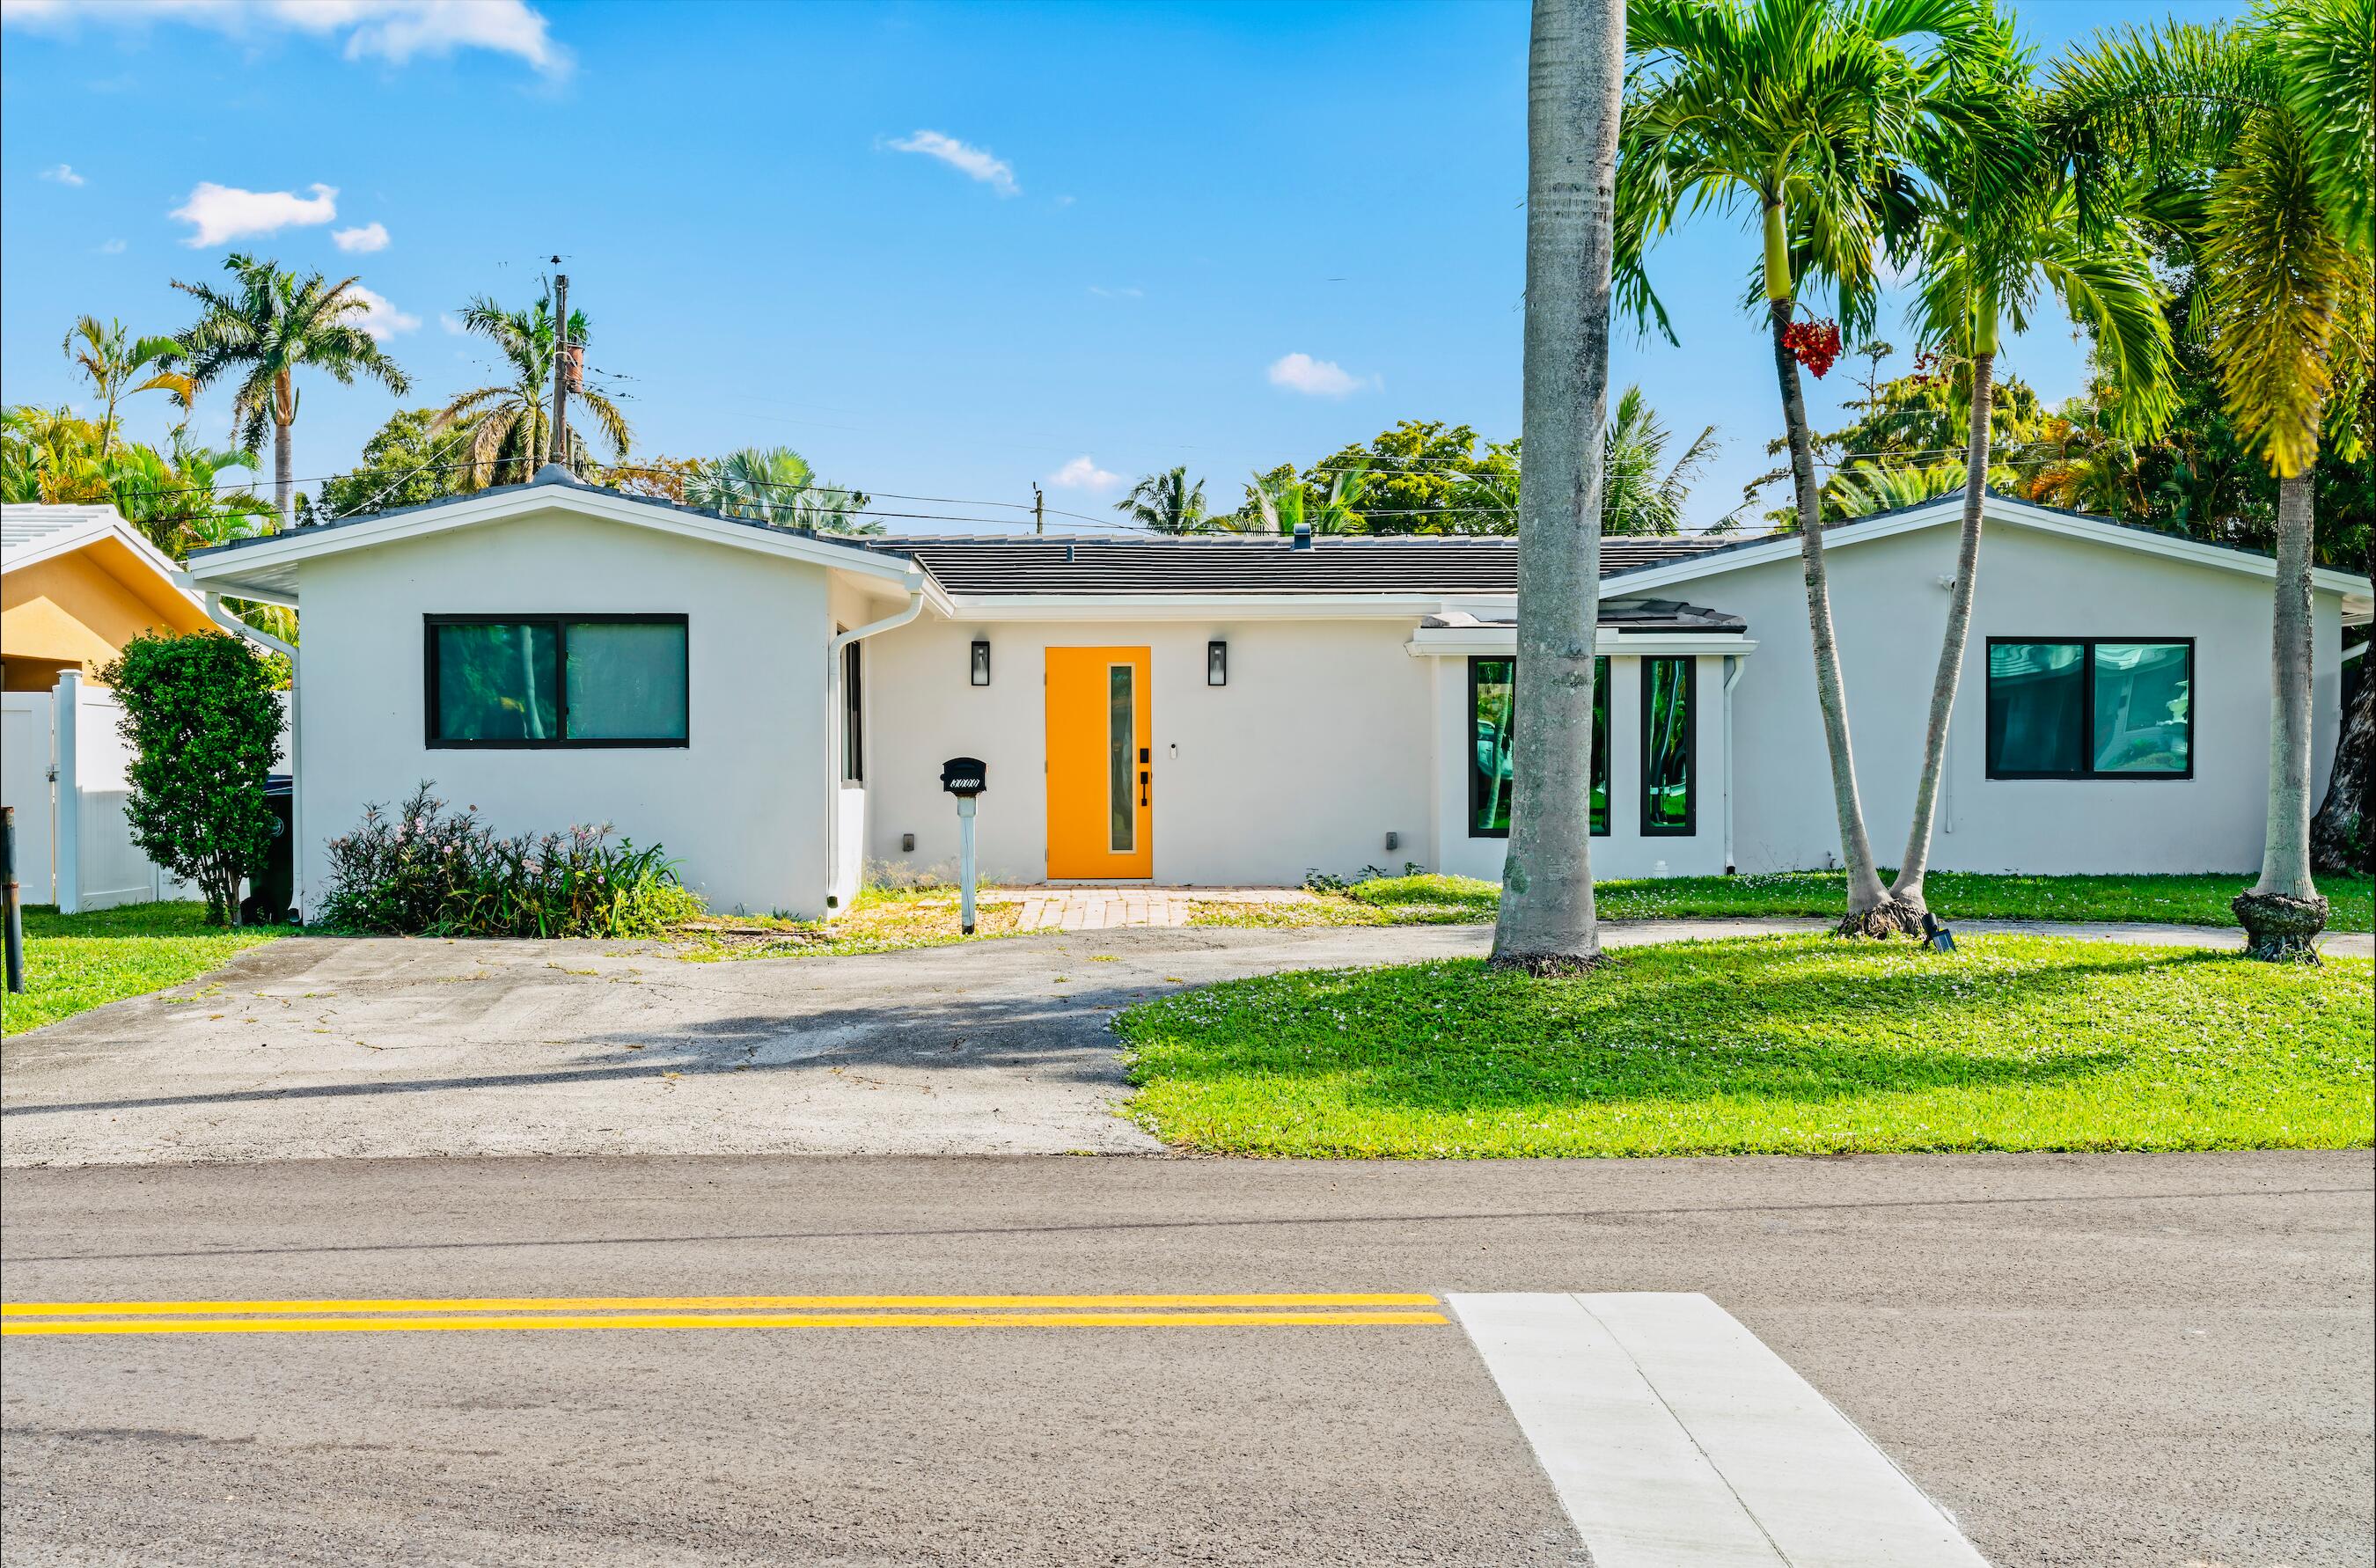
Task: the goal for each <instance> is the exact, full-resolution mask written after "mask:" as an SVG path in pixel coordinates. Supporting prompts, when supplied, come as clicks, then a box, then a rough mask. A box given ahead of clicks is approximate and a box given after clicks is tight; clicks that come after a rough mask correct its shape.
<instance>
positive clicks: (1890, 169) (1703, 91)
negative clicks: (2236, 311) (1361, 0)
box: [1520, 0, 1987, 935]
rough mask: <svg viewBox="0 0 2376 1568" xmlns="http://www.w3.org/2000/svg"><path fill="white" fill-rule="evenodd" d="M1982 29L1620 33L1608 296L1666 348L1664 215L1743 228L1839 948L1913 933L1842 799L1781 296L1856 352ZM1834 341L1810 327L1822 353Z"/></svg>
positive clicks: (1820, 13)
mask: <svg viewBox="0 0 2376 1568" xmlns="http://www.w3.org/2000/svg"><path fill="white" fill-rule="evenodd" d="M1986 20H1987V12H1986V8H1985V0H1895V3H1892V4H1878V3H1870V0H1642V3H1641V4H1639V5H1638V6H1635V7H1634V9H1633V12H1632V14H1631V17H1630V18H1629V20H1628V28H1629V33H1628V37H1627V50H1628V54H1629V57H1630V63H1631V65H1632V66H1633V70H1634V78H1633V79H1634V86H1633V88H1632V89H1631V90H1630V91H1629V93H1628V96H1627V101H1626V108H1625V136H1624V146H1623V148H1622V151H1621V153H1620V156H1619V160H1618V172H1617V214H1618V219H1617V221H1618V240H1617V266H1618V278H1619V285H1618V286H1619V293H1620V297H1621V298H1622V299H1623V300H1624V302H1625V303H1626V304H1627V305H1628V307H1629V308H1630V309H1631V310H1632V311H1633V312H1634V315H1635V316H1636V318H1637V319H1640V320H1642V321H1644V322H1652V321H1655V322H1656V323H1657V325H1658V326H1659V327H1660V328H1661V329H1662V330H1665V331H1666V332H1667V335H1668V337H1669V339H1672V337H1673V332H1672V329H1671V327H1669V325H1668V322H1667V316H1666V311H1665V309H1664V307H1663V306H1661V305H1660V304H1659V303H1658V300H1657V294H1656V293H1655V292H1654V291H1652V289H1651V288H1650V286H1649V282H1648V279H1647V277H1646V275H1645V273H1644V271H1643V265H1644V261H1645V252H1646V251H1647V249H1648V247H1649V246H1650V244H1652V243H1653V242H1654V241H1655V240H1656V239H1657V237H1658V236H1659V235H1661V234H1663V233H1664V232H1666V231H1668V230H1669V229H1670V228H1672V227H1673V226H1674V224H1675V221H1676V220H1677V218H1678V216H1679V215H1681V214H1682V213H1685V212H1690V213H1694V214H1696V213H1697V212H1699V211H1701V210H1703V209H1706V208H1716V209H1718V210H1724V211H1735V212H1741V213H1743V214H1744V215H1751V216H1753V217H1754V218H1755V220H1756V223H1757V227H1758V232H1759V235H1760V265H1759V267H1758V274H1757V285H1756V287H1757V297H1759V298H1761V299H1762V300H1763V301H1764V304H1765V315H1766V319H1767V326H1768V329H1769V331H1770V332H1771V335H1772V337H1773V340H1774V369H1775V375H1776V380H1777V381H1778V383H1779V384H1780V387H1781V394H1782V418H1783V423H1784V427H1785V429H1786V430H1787V432H1788V445H1789V450H1790V474H1791V478H1792V480H1793V481H1794V486H1793V488H1794V492H1795V497H1796V501H1797V506H1798V531H1799V539H1800V560H1801V562H1802V564H1803V569H1804V575H1805V578H1806V585H1807V621H1808V628H1809V631H1810V634H1811V635H1812V640H1813V645H1814V667H1815V695H1816V700H1817V703H1818V704H1819V706H1820V707H1821V708H1822V712H1823V722H1824V748H1825V751H1826V752H1827V754H1829V757H1830V762H1831V774H1832V799H1833V808H1834V811H1835V814H1836V816H1837V818H1838V822H1839V833H1840V849H1841V859H1842V860H1843V861H1845V862H1846V864H1847V917H1846V919H1844V920H1843V921H1842V922H1841V926H1840V929H1841V931H1842V932H1843V933H1863V934H1870V935H1887V934H1889V933H1891V932H1896V931H1910V930H1912V929H1914V928H1915V925H1916V923H1917V917H1916V916H1915V915H1914V913H1913V911H1911V910H1909V909H1907V908H1906V907H1904V906H1901V905H1898V904H1896V903H1895V902H1894V901H1893V900H1891V898H1890V897H1889V895H1888V891H1887V889H1885V888H1884V887H1883V885H1882V883H1881V874H1880V872H1879V870H1878V869H1877V868H1876V866H1875V864H1874V861H1873V854H1872V845H1871V839H1870V838H1869V837H1867V835H1866V832H1865V823H1864V806H1863V802H1862V801H1861V800H1860V799H1859V796H1858V793H1857V780H1856V759H1855V754H1854V749H1853V747H1852V746H1851V745H1850V743H1849V736H1848V714H1847V693H1846V690H1845V688H1844V686H1843V683H1842V681H1841V677H1840V659H1839V648H1838V646H1837V642H1836V639H1835V635H1834V631H1833V624H1832V607H1831V592H1830V588H1829V585H1828V582H1827V580H1826V576H1825V572H1824V531H1823V528H1822V526H1821V516H1822V510H1821V499H1820V493H1819V491H1818V489H1817V485H1816V481H1815V463H1814V449H1813V445H1812V437H1811V435H1810V434H1809V431H1808V426H1807V410H1806V403H1805V400H1804V398H1803V396H1802V394H1801V391H1800V381H1799V368H1800V357H1799V356H1800V353H1802V352H1803V353H1805V354H1806V355H1807V357H1808V360H1809V362H1811V363H1812V364H1813V365H1814V366H1815V367H1816V368H1818V369H1828V368H1829V363H1828V360H1827V358H1826V357H1825V356H1824V351H1823V350H1824V347H1826V346H1827V345H1825V344H1824V343H1823V342H1822V341H1821V340H1820V339H1821V338H1822V336H1823V334H1822V332H1821V331H1820V330H1818V331H1817V332H1815V333H1813V334H1812V335H1811V334H1810V332H1809V331H1808V329H1807V328H1805V327H1800V325H1799V323H1798V309H1799V291H1800V287H1801V285H1802V284H1806V283H1813V282H1819V281H1824V282H1829V283H1830V284H1832V285H1833V286H1834V287H1835V290H1836V291H1837V294H1838V298H1839V315H1840V317H1841V325H1842V326H1843V327H1847V329H1848V330H1849V331H1850V332H1851V333H1852V334H1853V335H1855V336H1859V337H1861V336H1862V335H1863V331H1862V329H1863V327H1865V325H1866V318H1868V317H1870V315H1871V311H1872V300H1873V295H1874V290H1875V285H1874V268H1873V252H1874V249H1875V247H1876V245H1877V244H1882V243H1883V242H1884V241H1887V242H1890V243H1891V244H1892V245H1893V248H1902V245H1903V243H1904V238H1905V235H1906V234H1907V232H1909V231H1910V229H1911V226H1912V222H1913V219H1914V208H1913V179H1912V167H1911V160H1912V154H1913V151H1914V146H1915V140H1916V132H1917V130H1918V129H1919V128H1920V127H1921V126H1922V125H1924V124H1925V123H1927V122H1931V121H1934V120H1946V119H1949V118H1951V117H1957V116H1959V115H1960V114H1962V113H1966V100H1965V99H1963V98H1959V97H1957V96H1954V95H1951V94H1950V93H1949V91H1948V90H1947V89H1948V88H1949V87H1950V85H1951V77H1953V75H1954V73H1953V71H1952V70H1951V69H1950V67H1951V65H1954V62H1955V60H1956V59H1957V57H1958V53H1959V51H1961V50H1962V49H1963V48H1964V47H1965V46H1966V41H1967V40H1968V39H1969V38H1970V36H1971V35H1972V34H1974V33H1975V32H1976V31H1978V30H1981V29H1982V28H1983V27H1984V26H1985V24H1986ZM1922 36H1929V37H1932V38H1935V39H1936V40H1937V41H1938V44H1937V47H1935V48H1934V49H1932V50H1931V52H1930V53H1927V54H1926V55H1924V56H1922V57H1920V58H1917V57H1915V56H1914V55H1912V54H1910V53H1908V52H1907V46H1906V41H1907V40H1908V39H1910V38H1916V37H1922ZM1980 145H1982V146H1983V147H1985V146H1986V145H1987V143H1986V142H1985V141H1983V142H1982V143H1981V144H1980ZM1838 331H1839V328H1838V327H1832V328H1830V333H1829V335H1830V337H1831V339H1832V341H1831V343H1830V344H1829V345H1828V346H1829V347H1831V348H1832V349H1833V350H1836V346H1837V342H1836V340H1837V335H1838ZM1520 537H1521V538H1523V537H1524V535H1523V533H1522V534H1521V536H1520Z"/></svg>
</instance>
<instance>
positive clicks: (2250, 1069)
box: [1115, 936, 2376, 1158]
mask: <svg viewBox="0 0 2376 1568" xmlns="http://www.w3.org/2000/svg"><path fill="white" fill-rule="evenodd" d="M2371 997H2376V980H2371V969H2370V965H2369V963H2368V962H2367V961H2366V960H2364V959H2345V958H2330V959H2328V960H2327V961H2326V963H2325V964H2324V965H2323V967H2321V968H2297V967H2292V966H2280V965H2271V964H2260V963H2254V962H2251V961H2250V960H2247V959H2243V958H2239V957H2231V956H2221V955H2216V954H2213V953H2209V952H2205V951H2200V950H2194V949H2184V948H2148V947H2141V946H2132V945H2124V944H2114V943H2109V942H2102V941H2080V940H2073V939H2069V938H2057V937H2016V936H1987V937H1982V936H1974V937H1971V938H1969V939H1967V940H1966V942H1965V943H1964V944H1963V945H1962V946H1961V948H1960V949H1959V950H1958V951H1957V952H1955V953H1954V954H1952V955H1942V954H1934V953H1931V952H1930V951H1928V950H1927V949H1923V948H1919V947H1915V946H1913V945H1910V944H1897V943H1891V944H1880V943H1843V942H1840V941H1837V940H1836V939H1835V938H1833V937H1830V936H1788V937H1746V938H1732V939H1729V940H1725V941H1717V942H1688V943H1676V944H1665V945H1660V946H1655V947H1637V948H1631V949H1627V950H1624V951H1622V952H1621V953H1619V954H1617V955H1616V956H1615V958H1614V961H1613V962H1612V963H1611V964H1610V965H1609V966H1608V967H1607V968H1603V969H1600V970H1598V971H1597V972H1595V973H1593V974H1590V975H1587V976H1584V977H1581V978H1577V979H1570V980H1532V979H1528V978H1526V977H1524V976H1518V975H1504V974H1499V973H1494V972H1491V971H1489V970H1487V969H1486V968H1484V967H1483V965H1482V964H1481V963H1479V962H1476V961H1473V960H1472V961H1455V962H1443V963H1434V964H1422V965H1413V966H1407V967H1402V968H1379V969H1361V970H1339V971H1331V972H1319V973H1314V972H1303V973H1294V974H1284V975H1272V976H1265V977H1262V978H1258V979H1253V980H1238V981H1232V982H1230V983H1228V984H1225V985H1218V986H1213V987H1210V988H1208V989H1205V990H1200V991H1193V992H1182V993H1181V994H1178V995H1175V996H1170V997H1166V998H1164V999H1162V1000H1160V1001H1156V1002H1149V1003H1145V1004H1141V1005H1139V1006H1136V1007H1134V1008H1131V1009H1130V1010H1128V1011H1127V1012H1125V1013H1123V1015H1122V1016H1121V1017H1120V1018H1119V1019H1118V1020H1117V1021H1116V1024H1115V1028H1116V1029H1117V1031H1118V1032H1119V1033H1120V1034H1121V1035H1122V1037H1123V1040H1124V1041H1125V1043H1126V1045H1127V1047H1128V1049H1129V1050H1130V1051H1131V1052H1132V1075H1133V1081H1134V1082H1135V1084H1136V1085H1137V1086H1138V1087H1137V1093H1136V1095H1135V1098H1134V1099H1133V1100H1132V1101H1131V1105H1130V1114H1131V1116H1132V1117H1133V1119H1134V1120H1135V1121H1136V1122H1137V1123H1139V1124H1140V1125H1142V1126H1144V1127H1146V1129H1147V1131H1149V1132H1151V1133H1153V1134H1156V1135H1157V1136H1158V1137H1161V1138H1164V1139H1166V1140H1168V1141H1170V1142H1171V1143H1174V1144H1180V1145H1184V1146H1190V1147H1194V1148H1199V1149H1206V1150H1212V1151H1217V1152H1221V1153H1228V1154H1250V1155H1300V1156H1322V1157H1357V1158H1373V1157H1384V1158H1438V1157H1450V1158H1478V1157H1501V1156H1530V1155H1674V1154H1752V1153H1758V1154H1835V1153H1847V1152H1863V1153H1878V1152H1883V1151H1889V1150H1944V1149H2196V1148H2335V1147H2356V1146H2365V1145H2367V1144H2369V1143H2370V1141H2371V1136H2376V1109H2371V1094H2376V1087H2371V1078H2370V1057H2371V1052H2372V1051H2376V1046H2371V1033H2376V1022H2372V1021H2371V1019H2376V1004H2371Z"/></svg>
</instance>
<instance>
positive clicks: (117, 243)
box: [99, 240, 124, 255]
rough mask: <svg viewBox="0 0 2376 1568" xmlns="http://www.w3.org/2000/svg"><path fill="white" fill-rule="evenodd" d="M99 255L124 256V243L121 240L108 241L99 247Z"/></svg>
mask: <svg viewBox="0 0 2376 1568" xmlns="http://www.w3.org/2000/svg"><path fill="white" fill-rule="evenodd" d="M99 254H100V255H123V254H124V242H123V241H122V240H109V241H107V242H106V243H104V244H101V246H100V247H99Z"/></svg>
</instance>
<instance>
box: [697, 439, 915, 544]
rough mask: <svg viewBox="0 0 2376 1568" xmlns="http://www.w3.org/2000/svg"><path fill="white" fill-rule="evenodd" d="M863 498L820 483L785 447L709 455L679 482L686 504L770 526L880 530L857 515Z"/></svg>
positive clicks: (804, 461)
mask: <svg viewBox="0 0 2376 1568" xmlns="http://www.w3.org/2000/svg"><path fill="white" fill-rule="evenodd" d="M866 502H867V496H866V493H865V492H863V491H858V490H849V489H846V488H844V487H842V486H840V485H833V484H824V483H821V482H819V481H818V480H817V477H816V470H815V469H813V468H811V467H810V466H809V460H808V459H807V458H806V457H802V456H801V455H800V454H799V453H798V452H795V451H793V450H792V449H791V448H790V447H789V446H768V447H764V448H762V447H757V446H745V447H744V448H743V449H742V450H741V451H739V452H730V453H728V454H727V455H726V456H725V457H712V458H710V459H709V460H708V461H707V462H705V463H701V464H698V465H696V466H695V469H694V471H693V472H692V473H691V474H690V475H688V476H687V477H686V479H685V481H684V504H685V505H688V506H706V507H707V508H708V509H709V510H711V511H713V512H722V513H724V514H725V515H726V516H728V517H755V518H757V519H758V520H759V521H761V522H764V523H766V524H769V525H770V526H772V527H775V528H783V529H802V528H804V529H826V530H828V531H830V532H834V533H881V532H882V531H883V525H882V524H881V523H877V522H871V521H867V520H864V518H863V517H862V514H863V513H864V512H865V510H866Z"/></svg>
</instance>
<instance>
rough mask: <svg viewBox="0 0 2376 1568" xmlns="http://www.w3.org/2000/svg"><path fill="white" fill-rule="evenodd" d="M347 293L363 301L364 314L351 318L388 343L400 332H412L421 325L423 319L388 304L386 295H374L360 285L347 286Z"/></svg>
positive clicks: (357, 324)
mask: <svg viewBox="0 0 2376 1568" xmlns="http://www.w3.org/2000/svg"><path fill="white" fill-rule="evenodd" d="M347 292H348V293H349V294H350V295H352V296H353V297H354V298H356V299H358V300H361V301H362V303H363V308H362V314H361V315H355V316H353V317H350V319H351V320H352V321H353V322H354V324H355V325H356V326H357V327H362V329H363V330H364V331H366V332H368V333H370V334H371V335H372V336H373V337H374V338H376V339H380V341H382V342H386V340H387V339H388V338H389V337H390V336H391V335H392V334H395V333H398V332H410V331H411V330H412V329H413V328H414V327H419V326H420V325H421V318H420V317H419V316H417V315H407V314H406V313H405V312H403V311H400V310H398V309H397V308H396V307H395V306H394V305H392V304H390V303H388V301H387V296H386V294H378V293H374V292H373V291H371V290H369V289H366V288H364V287H363V286H362V284H360V283H350V284H349V285H347Z"/></svg>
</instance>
